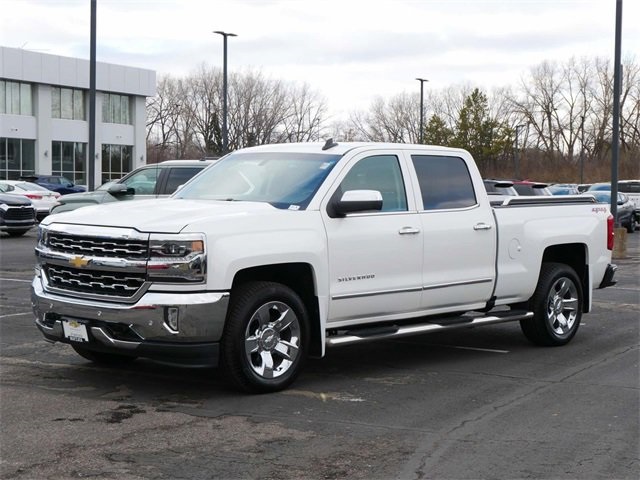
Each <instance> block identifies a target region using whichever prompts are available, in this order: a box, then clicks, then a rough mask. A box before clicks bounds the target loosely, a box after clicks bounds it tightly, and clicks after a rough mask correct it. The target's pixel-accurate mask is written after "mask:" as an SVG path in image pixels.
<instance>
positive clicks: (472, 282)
mask: <svg viewBox="0 0 640 480" xmlns="http://www.w3.org/2000/svg"><path fill="white" fill-rule="evenodd" d="M409 156H410V164H411V165H412V166H413V168H414V169H415V172H416V178H417V180H418V186H417V188H416V190H417V191H418V198H417V199H416V201H417V203H418V208H419V215H420V220H421V227H422V231H423V232H424V261H423V270H422V298H421V306H422V308H423V309H424V310H427V311H429V312H431V313H438V312H435V311H434V312H432V311H433V310H440V311H451V310H453V309H455V310H461V311H462V310H464V311H467V310H473V309H477V308H482V307H484V305H485V303H486V302H487V301H488V300H489V298H490V297H491V295H492V292H493V286H494V281H495V261H496V257H495V255H496V228H495V220H494V218H493V212H492V209H491V207H490V206H489V204H488V199H487V197H486V195H483V193H484V190H483V187H482V185H481V184H480V183H478V185H474V182H473V180H472V179H473V176H472V174H471V173H470V171H469V166H468V164H467V162H465V160H464V159H463V158H461V157H458V156H449V155H443V154H441V153H435V154H433V155H428V154H425V153H424V152H413V153H411V154H410V155H409ZM472 168H473V169H474V172H477V170H476V169H475V165H472ZM476 175H477V178H478V179H479V178H480V174H479V173H476Z"/></svg>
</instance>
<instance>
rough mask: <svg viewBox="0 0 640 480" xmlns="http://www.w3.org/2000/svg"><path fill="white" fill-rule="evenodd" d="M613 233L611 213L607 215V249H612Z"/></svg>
mask: <svg viewBox="0 0 640 480" xmlns="http://www.w3.org/2000/svg"><path fill="white" fill-rule="evenodd" d="M613 243H614V233H613V215H609V216H608V217H607V250H613Z"/></svg>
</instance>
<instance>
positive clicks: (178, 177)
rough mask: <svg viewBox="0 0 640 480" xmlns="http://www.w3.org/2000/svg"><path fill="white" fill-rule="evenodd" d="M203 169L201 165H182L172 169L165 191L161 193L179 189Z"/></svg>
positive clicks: (170, 192) (169, 192)
mask: <svg viewBox="0 0 640 480" xmlns="http://www.w3.org/2000/svg"><path fill="white" fill-rule="evenodd" d="M201 171H202V168H200V167H191V168H186V167H182V168H172V169H170V170H169V175H168V176H167V184H166V186H165V188H164V191H163V192H160V193H163V194H172V193H173V192H175V191H176V190H177V189H178V187H179V186H180V185H182V184H185V183H187V182H188V181H189V180H191V178H192V177H193V176H195V175H196V174H197V173H199V172H201Z"/></svg>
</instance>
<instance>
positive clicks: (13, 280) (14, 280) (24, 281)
mask: <svg viewBox="0 0 640 480" xmlns="http://www.w3.org/2000/svg"><path fill="white" fill-rule="evenodd" d="M0 281H2V282H22V283H31V280H23V279H19V278H0Z"/></svg>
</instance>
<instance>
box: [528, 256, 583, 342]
mask: <svg viewBox="0 0 640 480" xmlns="http://www.w3.org/2000/svg"><path fill="white" fill-rule="evenodd" d="M529 309H531V310H532V311H533V313H534V316H533V318H530V319H526V320H521V321H520V327H521V328H522V332H523V333H524V335H525V337H527V338H528V339H529V340H530V341H531V342H533V343H535V344H538V345H546V346H559V345H565V344H567V343H569V341H570V340H571V339H572V338H573V336H574V335H575V334H576V332H577V331H578V327H579V326H580V319H581V318H582V286H581V284H580V281H579V279H578V276H577V275H576V272H575V271H574V270H573V269H572V268H571V267H569V266H568V265H565V264H562V263H543V264H542V269H541V271H540V279H539V280H538V286H537V287H536V290H535V292H534V294H533V296H532V297H531V299H530V300H529Z"/></svg>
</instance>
